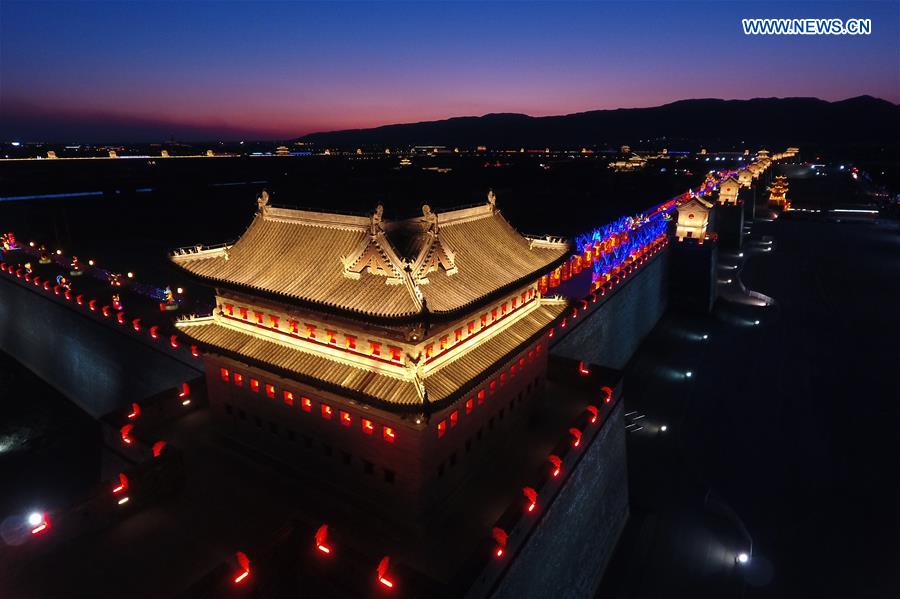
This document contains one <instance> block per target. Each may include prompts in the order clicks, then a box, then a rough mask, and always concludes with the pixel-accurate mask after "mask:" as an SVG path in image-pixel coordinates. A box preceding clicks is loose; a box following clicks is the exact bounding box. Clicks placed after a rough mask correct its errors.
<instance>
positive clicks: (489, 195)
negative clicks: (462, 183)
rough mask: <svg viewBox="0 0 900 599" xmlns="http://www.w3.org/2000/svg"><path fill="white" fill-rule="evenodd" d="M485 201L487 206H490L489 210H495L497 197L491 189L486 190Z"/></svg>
mask: <svg viewBox="0 0 900 599" xmlns="http://www.w3.org/2000/svg"><path fill="white" fill-rule="evenodd" d="M487 201H488V204H490V205H491V210H496V209H497V195H496V194H495V193H494V190H493V188H491V189H488V193H487Z"/></svg>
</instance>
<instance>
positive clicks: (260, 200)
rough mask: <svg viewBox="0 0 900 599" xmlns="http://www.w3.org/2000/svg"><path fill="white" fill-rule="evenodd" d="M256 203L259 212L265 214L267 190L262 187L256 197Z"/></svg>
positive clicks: (267, 205)
mask: <svg viewBox="0 0 900 599" xmlns="http://www.w3.org/2000/svg"><path fill="white" fill-rule="evenodd" d="M256 205H257V206H258V207H259V213H260V214H265V213H266V208H268V207H269V192H268V191H266V190H265V189H263V190H262V191H261V192H260V193H259V196H258V197H257V198H256Z"/></svg>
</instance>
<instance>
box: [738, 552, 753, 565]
mask: <svg viewBox="0 0 900 599" xmlns="http://www.w3.org/2000/svg"><path fill="white" fill-rule="evenodd" d="M749 561H750V556H749V555H747V553H745V552H743V551H741V552H740V553H738V556H737V563H739V564H741V565H744V564H746V563H747V562H749Z"/></svg>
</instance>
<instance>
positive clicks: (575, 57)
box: [0, 0, 900, 140]
mask: <svg viewBox="0 0 900 599" xmlns="http://www.w3.org/2000/svg"><path fill="white" fill-rule="evenodd" d="M0 12H2V14H0V23H2V25H0V26H2V30H0V109H2V110H0V138H4V139H11V138H13V137H15V138H23V139H34V138H43V139H59V140H75V139H90V140H97V139H108V140H114V139H121V140H127V139H135V140H136V139H159V138H161V137H168V136H169V135H175V136H176V137H181V138H191V137H198V136H199V137H222V138H229V139H234V138H241V137H247V138H273V137H275V138H285V137H291V136H296V135H300V134H303V133H307V132H311V131H317V130H326V129H337V128H351V127H367V126H374V125H379V124H386V123H396V122H407V121H416V120H428V119H436V118H444V117H448V116H458V115H472V114H475V115H478V114H485V113H488V112H523V113H527V114H531V115H547V114H561V113H569V112H577V111H583V110H590V109H597V108H617V107H635V106H653V105H658V104H662V103H665V102H670V101H673V100H679V99H684V98H696V97H720V98H751V97H760V96H817V97H820V98H824V99H828V100H836V99H843V98H846V97H850V96H856V95H861V94H870V95H874V96H878V97H882V98H885V99H888V100H890V101H892V102H900V2H898V1H896V0H887V1H884V2H779V3H766V2H761V3H752V2H728V1H722V2H676V1H671V2H624V1H623V2H602V3H601V2H597V3H588V2H580V3H564V2H553V3H540V2H502V3H482V2H466V3H446V2H421V3H388V2H371V3H349V2H331V3H311V2H310V3H305V2H304V3H301V2H277V3H275V2H273V3H268V2H254V3H246V4H245V3H237V2H202V3H201V2H177V3H174V2H173V3H158V2H151V1H144V2H124V1H123V2H112V3H108V2H77V3H76V2H62V3H54V2H16V1H10V0H3V2H2V3H0ZM744 17H838V18H848V17H865V18H871V19H872V20H873V33H872V35H870V36H858V37H851V36H845V37H838V36H827V37H824V36H823V37H811V36H803V37H748V36H745V35H743V33H742V31H741V27H740V19H741V18H744Z"/></svg>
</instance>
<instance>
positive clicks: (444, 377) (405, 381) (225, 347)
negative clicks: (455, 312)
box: [178, 301, 566, 407]
mask: <svg viewBox="0 0 900 599" xmlns="http://www.w3.org/2000/svg"><path fill="white" fill-rule="evenodd" d="M565 306H566V304H565V303H564V302H562V301H558V302H557V301H549V302H545V303H542V304H541V305H540V306H538V307H537V308H535V309H534V310H531V311H530V312H529V313H527V314H525V315H524V316H523V317H521V318H519V319H518V320H516V321H514V322H513V323H512V324H510V325H508V326H506V327H505V328H503V329H500V330H498V332H497V333H496V334H494V335H493V336H492V337H490V338H488V339H487V340H486V341H483V342H481V343H478V344H477V345H474V346H473V347H472V348H470V349H468V350H466V351H464V352H462V353H460V355H459V356H457V357H456V358H454V359H452V360H450V361H449V362H447V363H445V364H442V365H441V366H439V367H438V368H436V369H434V370H432V371H431V372H428V373H427V374H426V375H425V376H424V378H423V379H421V384H422V385H423V386H424V389H425V391H426V393H427V394H428V400H429V402H439V401H442V400H444V399H447V398H449V397H451V396H453V395H454V394H456V393H457V391H463V392H464V391H466V390H467V389H468V388H470V387H471V386H473V385H475V384H477V383H478V382H479V380H480V376H481V375H482V373H485V372H486V371H489V370H491V369H492V368H493V367H494V366H495V365H496V364H498V363H499V362H501V361H503V360H504V359H505V358H507V357H510V356H511V355H512V354H514V353H515V352H516V351H517V350H518V349H519V348H520V347H521V346H522V345H524V344H525V343H527V342H528V341H530V340H531V339H533V338H534V337H535V336H537V335H538V334H540V333H541V332H542V331H543V330H544V329H545V327H546V326H547V325H548V324H549V323H550V322H551V321H553V319H555V318H556V317H557V316H559V315H560V314H561V313H562V312H563V310H565ZM178 328H179V329H180V330H181V332H182V333H183V334H185V335H187V336H188V337H190V338H191V339H193V340H195V341H197V342H199V343H201V344H203V345H205V346H208V347H210V348H211V349H212V351H213V352H216V351H217V350H218V351H220V352H222V353H224V354H225V355H230V356H231V357H234V358H235V359H238V360H241V359H244V360H248V361H250V362H253V363H257V364H259V365H260V366H262V367H264V368H265V367H268V368H274V369H276V370H278V371H281V372H283V374H284V375H285V376H288V377H296V378H298V379H299V380H305V381H307V382H310V383H312V384H315V383H316V382H319V381H320V382H322V383H324V384H326V385H328V386H332V387H335V388H338V389H339V390H344V391H349V392H350V393H352V394H354V395H360V396H362V398H363V399H369V400H374V402H375V403H384V404H389V405H391V406H397V407H412V406H420V407H421V406H422V404H423V398H422V395H421V394H420V392H419V384H417V380H416V379H415V378H410V377H400V376H392V375H389V374H383V373H380V372H376V371H374V370H369V369H366V368H363V367H359V366H354V365H351V364H348V363H345V362H341V361H338V360H335V359H332V358H330V357H328V356H326V355H324V354H321V353H319V352H316V351H306V350H303V349H299V348H297V347H295V346H292V345H290V344H289V343H286V342H284V343H282V342H279V341H276V340H274V339H269V338H263V337H260V336H257V335H254V334H252V333H250V332H245V331H242V330H240V329H239V328H237V327H233V326H230V325H228V324H223V323H221V322H220V321H218V320H215V319H214V318H212V317H209V318H201V319H194V320H187V321H181V322H179V323H178Z"/></svg>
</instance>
